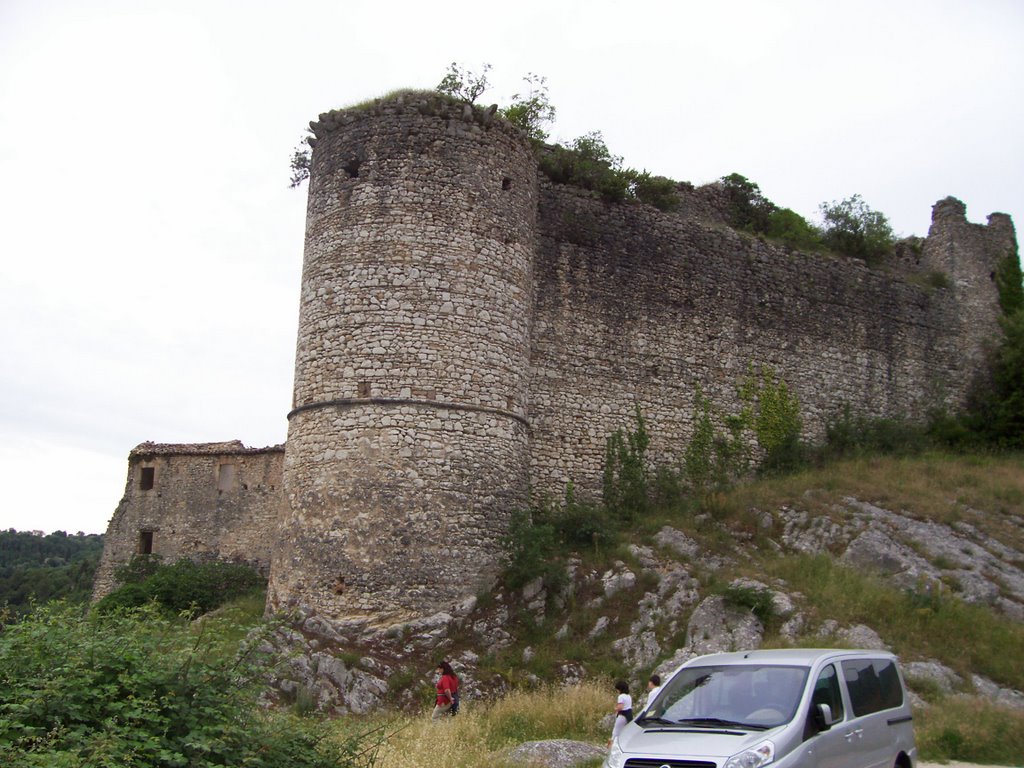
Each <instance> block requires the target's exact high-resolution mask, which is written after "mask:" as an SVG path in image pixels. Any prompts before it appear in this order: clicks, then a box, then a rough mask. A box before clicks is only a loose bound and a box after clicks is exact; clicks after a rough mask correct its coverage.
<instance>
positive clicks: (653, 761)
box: [626, 757, 717, 768]
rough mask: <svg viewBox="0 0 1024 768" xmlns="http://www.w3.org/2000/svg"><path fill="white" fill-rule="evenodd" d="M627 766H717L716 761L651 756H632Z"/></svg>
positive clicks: (707, 767)
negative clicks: (662, 758) (663, 758)
mask: <svg viewBox="0 0 1024 768" xmlns="http://www.w3.org/2000/svg"><path fill="white" fill-rule="evenodd" d="M626 768H717V766H716V765H715V764H714V763H709V762H706V761H704V760H673V759H671V758H669V759H666V760H659V759H657V758H651V757H631V758H629V759H628V760H627V761H626Z"/></svg>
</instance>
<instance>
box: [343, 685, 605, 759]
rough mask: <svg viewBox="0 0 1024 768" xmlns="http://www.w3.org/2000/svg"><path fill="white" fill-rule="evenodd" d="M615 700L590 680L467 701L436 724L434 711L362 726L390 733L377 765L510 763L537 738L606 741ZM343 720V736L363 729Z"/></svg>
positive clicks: (602, 687) (363, 723)
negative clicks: (605, 721)
mask: <svg viewBox="0 0 1024 768" xmlns="http://www.w3.org/2000/svg"><path fill="white" fill-rule="evenodd" d="M614 703H615V695H614V690H613V689H612V687H611V685H610V684H609V683H606V682H604V683H602V682H595V681H588V682H584V683H581V684H579V685H576V686H571V687H565V688H557V687H544V688H540V689H536V690H531V691H515V692H512V693H510V694H509V695H507V696H505V697H504V698H502V699H499V700H496V701H493V702H489V703H485V702H474V701H471V700H464V701H463V702H462V707H461V709H460V711H459V714H458V716H457V717H446V718H444V719H442V720H440V721H438V722H433V721H431V719H430V710H424V711H423V712H422V713H421V714H419V715H416V716H399V717H396V718H394V719H391V720H387V721H382V722H379V723H372V724H368V723H366V722H361V723H360V724H359V725H361V726H363V729H364V730H369V729H370V728H373V727H376V726H378V725H382V726H384V729H385V730H386V731H387V732H389V733H391V734H392V735H391V737H390V738H388V740H387V742H386V743H385V744H384V745H383V746H382V747H381V750H380V752H379V754H378V758H377V763H376V766H377V767H378V768H435V766H438V765H445V766H452V767H453V768H478V767H479V766H482V765H486V766H493V768H504V767H505V766H511V763H509V762H508V760H507V756H508V753H509V751H510V750H511V749H513V748H514V747H516V746H518V745H519V744H522V743H523V742H527V741H535V740H539V739H576V740H580V741H589V742H592V743H594V744H603V743H604V740H605V739H606V738H607V734H606V733H605V732H604V730H603V729H602V728H601V726H600V720H601V718H602V716H604V715H605V714H606V713H608V712H611V710H612V708H613V706H614ZM359 725H353V724H352V723H351V722H350V721H339V735H342V736H344V735H347V734H349V733H352V732H353V728H355V729H357V730H358V728H359Z"/></svg>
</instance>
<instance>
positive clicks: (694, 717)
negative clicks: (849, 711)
mask: <svg viewBox="0 0 1024 768" xmlns="http://www.w3.org/2000/svg"><path fill="white" fill-rule="evenodd" d="M808 672H809V669H808V668H807V667H783V666H770V665H764V664H744V665H732V664H730V665H723V666H707V667H689V668H688V669H684V670H682V671H681V672H680V673H679V674H677V675H676V676H675V677H673V678H672V679H671V680H669V682H668V683H666V684H665V687H664V688H662V690H661V691H660V692H659V693H658V695H657V697H656V698H655V699H654V701H653V702H652V703H651V705H650V706H648V707H647V710H646V711H645V712H644V715H643V717H640V718H638V719H637V725H641V726H646V725H654V724H661V725H666V724H672V725H676V724H681V725H686V726H696V727H709V728H718V727H723V726H734V727H739V726H743V727H747V728H754V729H761V730H764V729H768V728H774V727H776V726H778V725H782V724H783V723H788V722H789V721H790V720H792V719H793V716H794V715H796V710H797V707H798V706H799V705H800V698H801V695H802V694H803V690H804V684H805V683H806V682H807V673H808Z"/></svg>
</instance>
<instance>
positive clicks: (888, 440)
mask: <svg viewBox="0 0 1024 768" xmlns="http://www.w3.org/2000/svg"><path fill="white" fill-rule="evenodd" d="M933 423H934V424H935V429H936V434H938V433H939V431H942V432H945V431H947V430H948V429H949V425H948V424H947V423H946V422H945V421H944V420H942V417H941V416H938V415H937V416H936V417H935V419H934V422H933ZM948 434H949V436H950V439H952V432H949V433H948ZM931 447H934V441H933V439H932V437H931V433H930V432H929V428H928V427H927V426H925V425H922V424H917V423H914V422H910V421H905V420H902V419H880V418H873V417H868V416H861V415H854V414H853V413H852V412H851V411H850V406H849V405H844V406H843V409H842V411H841V412H840V413H839V414H838V415H837V416H835V417H834V418H832V419H829V421H828V422H827V423H826V425H825V445H824V446H823V451H824V452H825V453H826V454H827V455H828V456H829V457H830V458H833V459H838V458H843V457H847V456H857V455H864V454H883V455H890V456H905V455H910V454H915V453H921V452H922V451H924V450H927V449H928V448H931Z"/></svg>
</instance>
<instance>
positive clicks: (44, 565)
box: [0, 528, 103, 613]
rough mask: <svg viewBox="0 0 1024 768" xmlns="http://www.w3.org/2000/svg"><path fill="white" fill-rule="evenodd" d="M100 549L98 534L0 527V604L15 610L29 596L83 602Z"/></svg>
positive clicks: (87, 592) (88, 592) (25, 603)
mask: <svg viewBox="0 0 1024 768" xmlns="http://www.w3.org/2000/svg"><path fill="white" fill-rule="evenodd" d="M102 553H103V535H102V534H95V533H90V534H75V535H72V536H69V535H68V534H67V533H65V532H64V531H54V532H53V533H51V534H48V535H46V536H42V535H39V534H37V533H29V532H27V531H16V530H14V529H13V528H11V529H9V530H6V531H0V606H3V605H7V606H9V608H10V609H11V610H13V611H14V612H15V613H18V612H20V611H22V610H23V609H24V608H25V606H26V605H28V603H29V602H30V601H31V600H33V599H34V600H36V601H37V602H46V601H48V600H55V599H59V598H66V599H68V600H70V601H72V602H85V601H86V600H88V599H89V595H90V594H91V592H92V581H93V576H94V574H95V573H96V566H97V564H98V563H99V559H100V555H101V554H102Z"/></svg>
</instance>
